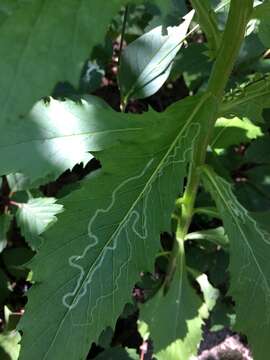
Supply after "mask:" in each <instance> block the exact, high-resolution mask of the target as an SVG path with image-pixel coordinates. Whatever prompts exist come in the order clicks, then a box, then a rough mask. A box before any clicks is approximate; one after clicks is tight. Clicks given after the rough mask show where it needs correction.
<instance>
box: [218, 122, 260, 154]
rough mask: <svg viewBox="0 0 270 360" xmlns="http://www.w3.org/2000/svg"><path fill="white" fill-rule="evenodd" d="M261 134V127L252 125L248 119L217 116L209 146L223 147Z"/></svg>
mask: <svg viewBox="0 0 270 360" xmlns="http://www.w3.org/2000/svg"><path fill="white" fill-rule="evenodd" d="M262 135H263V133H262V130H261V128H260V127H259V126H256V125H254V124H253V123H252V122H251V121H249V120H248V119H245V118H244V119H243V120H241V119H239V118H232V119H225V118H219V119H218V120H217V121H216V124H215V129H214V133H213V139H212V141H211V147H212V148H214V149H224V148H227V147H229V146H231V145H239V144H241V143H246V142H249V141H250V140H252V139H256V138H257V137H259V136H262Z"/></svg>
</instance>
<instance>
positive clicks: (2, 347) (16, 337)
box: [0, 331, 21, 360]
mask: <svg viewBox="0 0 270 360" xmlns="http://www.w3.org/2000/svg"><path fill="white" fill-rule="evenodd" d="M20 339H21V336H20V334H19V333H18V332H17V331H11V332H6V333H2V334H0V358H1V360H17V359H18V357H19V352H20V345H19V341H20Z"/></svg>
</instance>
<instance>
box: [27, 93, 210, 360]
mask: <svg viewBox="0 0 270 360" xmlns="http://www.w3.org/2000/svg"><path fill="white" fill-rule="evenodd" d="M212 107H213V111H215V108H216V103H215V99H212V97H211V96H210V95H209V94H206V95H203V96H202V97H201V96H199V97H193V98H188V99H185V100H183V101H181V102H178V103H176V104H175V105H173V106H171V107H170V108H169V109H168V111H166V113H155V112H153V111H150V112H149V113H146V114H144V115H142V116H140V119H141V122H142V124H144V129H143V130H141V131H140V132H137V133H135V132H134V134H133V139H131V138H129V139H125V138H123V139H122V140H121V142H119V144H117V145H116V146H114V147H112V148H110V149H109V150H107V151H106V150H105V151H100V152H98V153H96V156H97V157H98V158H99V159H100V160H101V164H102V169H101V170H99V171H97V172H95V173H94V174H93V175H92V176H90V178H89V179H87V180H85V181H84V182H83V183H82V184H83V186H82V188H81V189H79V190H78V191H75V192H74V193H72V194H70V195H69V196H67V197H66V199H65V200H64V201H63V205H64V208H65V211H64V212H63V213H62V214H60V215H59V218H58V222H57V223H56V225H55V226H53V227H52V228H51V229H50V230H49V231H48V232H47V233H45V234H44V237H45V240H46V241H44V243H43V245H42V247H41V249H40V251H39V252H38V254H37V256H36V257H35V259H34V260H33V263H32V270H33V273H34V275H33V280H34V281H35V282H36V283H37V284H38V285H36V286H33V287H32V288H31V290H30V293H29V300H28V304H27V310H26V316H24V317H23V321H22V323H21V329H22V330H23V334H24V337H23V347H22V355H21V360H26V359H27V360H31V359H36V358H40V359H42V358H44V357H47V358H50V357H51V356H53V357H55V358H56V359H58V360H64V359H66V358H67V357H68V359H70V360H77V359H78V358H84V357H85V356H86V354H87V352H88V349H89V345H90V344H91V342H92V341H97V340H98V337H99V335H100V333H101V331H102V330H103V329H104V328H106V327H107V326H110V327H112V328H113V327H114V325H115V322H116V320H117V317H118V316H119V314H120V313H121V311H122V310H123V308H124V305H125V304H126V303H128V302H129V301H130V299H131V291H132V288H133V286H134V284H135V283H136V282H137V281H138V280H139V274H140V272H141V271H144V270H145V271H152V270H153V265H154V258H155V255H156V252H157V251H158V250H159V247H160V242H159V235H160V233H161V232H162V231H165V230H167V231H170V221H171V212H172V210H173V209H174V203H175V199H176V197H177V195H178V194H179V192H181V191H182V188H183V180H184V176H185V174H186V167H187V162H188V161H189V160H190V155H191V151H192V148H193V146H194V144H195V142H196V139H197V137H198V136H199V134H200V129H201V126H200V122H201V121H205V120H206V119H207V116H208V114H209V109H211V108H212ZM105 120H106V119H105ZM123 120H124V122H123V127H124V128H125V127H126V121H127V120H128V116H127V117H126V118H124V119H123ZM109 121H110V120H109ZM135 123H136V122H135ZM191 139H192V140H191ZM98 145H100V146H99V147H100V148H101V147H102V146H101V144H98V143H97V147H98ZM119 164H121V166H119ZM90 285H91V286H90ZM47 314H50V316H49V317H48V316H47ZM44 332H46V337H44ZM33 338H35V343H34V344H33V341H32V339H33ZM63 342H64V343H65V347H64V348H63Z"/></svg>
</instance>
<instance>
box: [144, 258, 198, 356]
mask: <svg viewBox="0 0 270 360" xmlns="http://www.w3.org/2000/svg"><path fill="white" fill-rule="evenodd" d="M201 305H202V302H201V300H200V298H199V297H198V295H197V294H196V292H195V290H194V289H193V288H192V287H191V285H190V284H189V281H188V278H187V273H186V265H185V260H184V258H183V257H180V256H179V257H178V259H177V262H176V271H175V274H174V277H173V280H172V283H171V284H170V287H169V290H168V292H167V293H166V294H164V288H163V287H162V288H161V289H160V290H159V291H158V293H157V294H156V295H155V296H154V297H153V298H152V299H150V300H149V301H148V302H147V303H146V304H144V305H142V306H141V309H140V319H141V320H142V321H143V322H145V323H146V324H147V325H148V329H149V332H150V337H151V339H152V341H153V345H154V351H155V354H158V353H159V352H162V351H164V352H165V353H166V354H167V356H168V352H171V351H170V350H169V349H172V347H176V348H177V349H178V350H177V351H178V355H179V354H181V356H182V358H183V359H186V360H188V358H189V356H191V355H192V354H193V353H194V347H193V349H192V352H190V351H189V350H191V346H190V342H192V340H193V339H192V337H193V336H194V333H193V330H194V327H195V328H196V330H198V331H199V332H200V330H201V326H202V324H203V320H202V318H201V316H200V315H199V308H200V306H201ZM160 324H162V326H160ZM191 333H192V335H190V334H191ZM190 337H191V338H190ZM175 342H177V345H176V344H175ZM196 347H197V342H196V344H195V350H196ZM179 348H180V349H181V348H182V349H181V351H179V350H180V349H179ZM186 352H187V353H188V356H187V355H184V354H185V353H186ZM157 358H158V359H162V355H161V354H160V355H159V356H158V357H157Z"/></svg>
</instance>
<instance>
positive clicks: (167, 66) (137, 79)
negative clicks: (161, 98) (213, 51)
mask: <svg viewBox="0 0 270 360" xmlns="http://www.w3.org/2000/svg"><path fill="white" fill-rule="evenodd" d="M193 15H194V11H191V12H189V13H188V14H187V15H186V16H185V17H184V21H183V22H182V24H180V25H179V26H174V27H168V29H167V30H165V29H163V27H162V26H158V27H156V28H154V29H153V30H151V31H149V32H148V33H146V34H144V35H143V36H141V37H139V38H138V39H137V40H135V41H134V42H132V43H131V44H130V45H129V46H128V47H127V48H126V49H125V50H124V51H123V54H122V57H121V65H120V71H119V85H120V90H121V96H122V99H123V101H124V102H127V100H128V99H129V98H134V99H138V98H145V97H148V96H150V95H153V94H154V93H155V92H156V91H158V90H159V89H160V87H161V86H162V85H163V84H164V82H165V81H166V80H167V79H168V77H169V75H170V70H171V67H172V62H173V59H174V57H175V55H176V54H177V52H178V51H179V50H180V48H181V46H182V44H183V41H184V39H185V36H186V33H187V31H188V28H189V25H190V22H191V20H192V18H193Z"/></svg>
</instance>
